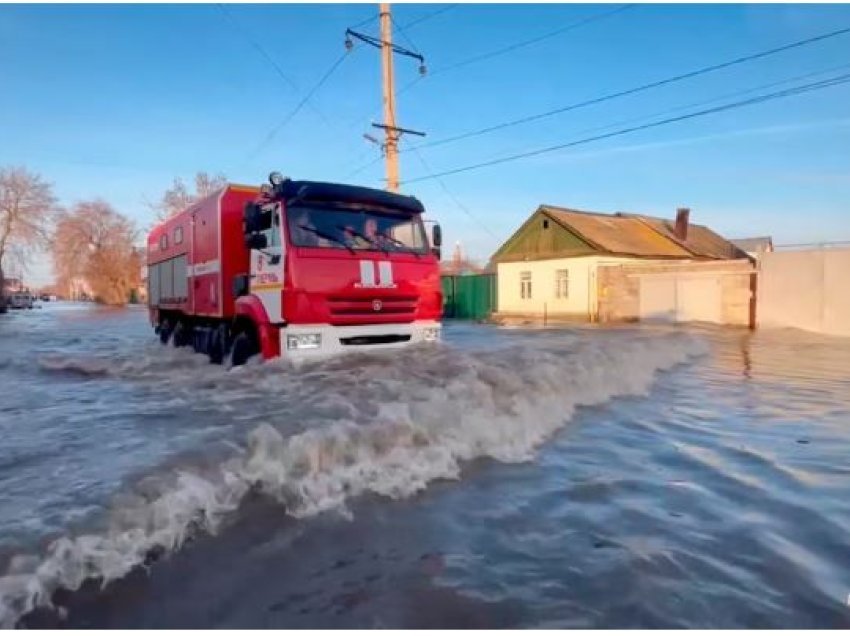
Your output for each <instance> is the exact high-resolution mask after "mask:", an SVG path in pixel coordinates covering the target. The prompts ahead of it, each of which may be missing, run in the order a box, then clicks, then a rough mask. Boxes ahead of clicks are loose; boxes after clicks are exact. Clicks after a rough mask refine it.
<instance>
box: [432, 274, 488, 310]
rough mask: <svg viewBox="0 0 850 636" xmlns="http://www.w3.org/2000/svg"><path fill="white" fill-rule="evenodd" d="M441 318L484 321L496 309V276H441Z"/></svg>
mask: <svg viewBox="0 0 850 636" xmlns="http://www.w3.org/2000/svg"><path fill="white" fill-rule="evenodd" d="M442 284H443V317H444V318H457V319H460V320H484V319H485V318H488V317H489V316H490V314H491V313H493V311H495V309H496V276H495V275H494V274H475V275H470V276H443V277H442Z"/></svg>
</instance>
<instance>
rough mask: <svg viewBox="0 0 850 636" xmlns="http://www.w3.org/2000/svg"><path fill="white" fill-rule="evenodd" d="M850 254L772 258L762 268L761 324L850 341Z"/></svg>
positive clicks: (806, 252) (784, 254)
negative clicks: (845, 338)
mask: <svg viewBox="0 0 850 636" xmlns="http://www.w3.org/2000/svg"><path fill="white" fill-rule="evenodd" d="M848 273H850V249H835V248H833V249H817V250H800V251H793V252H768V253H766V254H763V255H762V257H761V261H760V263H759V298H758V324H759V326H760V327H761V326H763V327H796V328H798V329H806V330H808V331H814V332H818V333H823V334H828V335H836V336H850V277H848Z"/></svg>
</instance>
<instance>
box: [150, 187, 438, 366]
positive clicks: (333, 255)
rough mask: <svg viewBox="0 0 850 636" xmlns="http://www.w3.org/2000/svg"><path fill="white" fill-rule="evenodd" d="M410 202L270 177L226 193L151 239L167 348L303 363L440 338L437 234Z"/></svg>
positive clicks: (239, 360)
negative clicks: (282, 358)
mask: <svg viewBox="0 0 850 636" xmlns="http://www.w3.org/2000/svg"><path fill="white" fill-rule="evenodd" d="M423 213H424V208H423V206H422V204H421V203H420V202H419V201H418V200H417V199H415V198H414V197H409V196H404V195H400V194H395V193H391V192H386V191H384V190H377V189H372V188H364V187H359V186H351V185H341V184H335V183H321V182H314V181H294V180H291V179H288V178H284V177H282V176H281V175H280V174H279V173H272V174H271V175H270V177H269V184H268V185H263V186H262V187H260V188H253V187H247V186H239V185H229V186H227V187H226V188H224V189H223V190H221V191H220V192H218V193H216V194H214V195H211V196H210V197H208V198H206V199H204V200H202V201H199V202H198V203H196V204H195V205H193V206H192V207H190V208H189V209H187V210H185V211H183V212H181V213H180V214H178V215H176V216H174V217H172V218H170V219H168V220H166V221H164V222H163V223H161V224H159V225H158V226H157V227H155V228H154V229H153V230H152V231H151V233H150V235H149V236H148V245H147V267H148V306H149V311H150V319H151V323H152V325H153V326H154V329H155V331H156V333H157V334H158V335H159V338H160V340H161V341H162V342H163V343H168V342H172V343H173V345H174V346H177V347H182V346H192V347H193V348H194V349H195V350H196V351H198V352H202V353H206V354H208V355H209V357H210V359H211V361H212V362H215V363H221V362H223V361H225V360H231V361H232V363H233V364H234V365H239V364H243V363H244V362H245V361H246V360H247V359H248V358H250V357H251V356H253V355H255V354H262V357H263V358H264V359H269V358H274V357H276V356H280V355H283V356H286V357H292V358H293V359H303V358H311V357H319V356H326V355H329V354H337V353H342V352H345V351H362V350H370V349H381V348H390V347H399V346H404V345H407V344H413V343H418V342H434V341H437V340H439V338H440V317H441V311H442V294H441V288H440V274H439V250H440V243H441V238H440V227H439V226H438V225H433V226H432V228H431V229H432V232H431V234H432V237H431V240H430V241H429V239H428V236H427V232H426V230H425V225H424V223H423V220H422V215H423Z"/></svg>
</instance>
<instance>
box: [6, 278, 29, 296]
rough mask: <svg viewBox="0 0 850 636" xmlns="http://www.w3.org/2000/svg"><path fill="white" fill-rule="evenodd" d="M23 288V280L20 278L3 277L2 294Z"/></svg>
mask: <svg viewBox="0 0 850 636" xmlns="http://www.w3.org/2000/svg"><path fill="white" fill-rule="evenodd" d="M23 288H24V281H22V280H21V279H20V278H4V279H3V289H2V293H3V295H4V296H5V295H7V294H11V293H12V292H16V291H20V290H22V289H23Z"/></svg>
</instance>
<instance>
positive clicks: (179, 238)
mask: <svg viewBox="0 0 850 636" xmlns="http://www.w3.org/2000/svg"><path fill="white" fill-rule="evenodd" d="M182 242H183V228H182V227H176V228H174V244H175V245H180V243H182Z"/></svg>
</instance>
